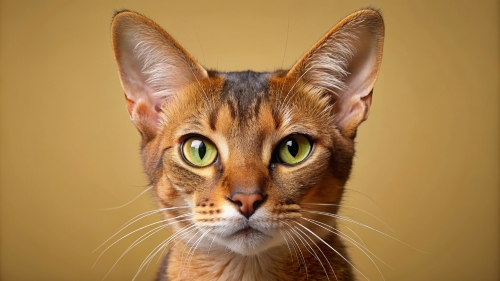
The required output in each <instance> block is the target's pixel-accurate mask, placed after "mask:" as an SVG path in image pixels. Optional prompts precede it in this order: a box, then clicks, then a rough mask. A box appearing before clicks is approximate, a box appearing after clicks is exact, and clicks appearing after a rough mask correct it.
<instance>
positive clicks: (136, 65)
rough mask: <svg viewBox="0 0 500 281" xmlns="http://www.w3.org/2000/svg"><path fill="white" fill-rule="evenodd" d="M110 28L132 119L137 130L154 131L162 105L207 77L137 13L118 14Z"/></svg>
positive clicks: (198, 66)
mask: <svg viewBox="0 0 500 281" xmlns="http://www.w3.org/2000/svg"><path fill="white" fill-rule="evenodd" d="M111 29H112V35H113V49H114V53H115V59H116V62H117V64H118V68H119V72H120V79H121V83H122V87H123V90H124V91H125V96H126V99H127V109H128V111H129V114H130V117H131V118H132V121H134V123H135V124H136V125H137V126H138V128H139V124H141V126H148V127H149V128H148V130H150V131H155V130H156V129H157V126H158V120H159V114H158V112H159V111H160V108H161V106H162V104H163V103H164V102H165V101H166V100H167V99H168V98H169V97H171V96H172V95H174V94H176V93H177V92H179V90H180V89H182V88H183V87H185V86H187V85H189V84H191V83H193V82H195V81H196V80H201V79H203V78H206V77H208V74H207V72H206V70H205V69H204V68H203V67H201V66H200V65H199V64H198V63H197V62H196V61H194V59H192V58H191V57H190V56H189V54H188V53H187V52H186V51H185V50H184V49H183V48H182V47H181V46H180V45H179V44H178V43H177V42H176V41H175V40H174V39H173V38H172V37H171V36H170V35H169V34H168V33H167V32H165V31H164V30H163V29H162V28H161V27H159V26H158V25H157V24H156V23H154V22H153V21H151V20H149V19H148V18H146V17H144V16H142V15H140V14H138V13H135V12H130V11H122V12H118V13H117V14H116V15H115V16H114V18H113V22H112V26H111ZM139 109H140V110H139ZM142 129H144V128H142ZM139 130H140V131H141V128H139ZM141 132H142V131H141Z"/></svg>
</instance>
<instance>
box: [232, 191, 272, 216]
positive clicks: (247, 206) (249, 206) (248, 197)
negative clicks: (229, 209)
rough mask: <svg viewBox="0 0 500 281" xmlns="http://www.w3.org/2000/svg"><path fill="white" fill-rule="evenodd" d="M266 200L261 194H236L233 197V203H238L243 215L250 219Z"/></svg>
mask: <svg viewBox="0 0 500 281" xmlns="http://www.w3.org/2000/svg"><path fill="white" fill-rule="evenodd" d="M263 200H264V198H263V197H262V195H261V194H260V193H252V194H244V193H236V194H234V195H233V196H232V197H231V201H233V202H234V203H236V204H237V205H238V206H239V207H240V211H241V213H242V214H243V215H244V216H245V217H246V218H247V219H248V218H250V216H251V215H253V213H255V209H257V208H258V207H259V206H260V204H261V203H262V201H263Z"/></svg>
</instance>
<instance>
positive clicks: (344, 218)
mask: <svg viewBox="0 0 500 281" xmlns="http://www.w3.org/2000/svg"><path fill="white" fill-rule="evenodd" d="M300 211H301V212H309V213H313V214H319V215H324V216H329V217H334V218H337V219H340V220H345V221H348V222H351V223H354V224H357V225H361V226H363V227H366V228H368V229H371V230H373V231H375V232H378V233H380V234H382V235H385V236H387V237H389V238H392V239H394V240H396V241H398V242H399V243H402V244H404V245H406V246H408V247H410V248H412V249H414V250H416V251H419V252H421V253H424V254H429V253H427V252H425V251H422V250H419V249H417V248H415V247H413V246H411V245H410V244H408V243H405V242H403V241H401V240H399V239H397V238H395V237H393V236H391V235H389V234H387V233H385V232H383V231H380V230H378V229H376V228H373V227H371V226H368V225H366V224H363V223H360V222H358V221H356V220H353V219H351V218H348V217H344V216H341V215H336V214H331V213H326V212H319V211H309V210H300Z"/></svg>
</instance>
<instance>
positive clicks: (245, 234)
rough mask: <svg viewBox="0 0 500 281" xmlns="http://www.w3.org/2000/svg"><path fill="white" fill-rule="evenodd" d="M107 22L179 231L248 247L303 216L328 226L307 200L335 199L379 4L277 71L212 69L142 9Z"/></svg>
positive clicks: (158, 189) (364, 111) (350, 151)
mask: <svg viewBox="0 0 500 281" xmlns="http://www.w3.org/2000/svg"><path fill="white" fill-rule="evenodd" d="M112 29H113V35H114V39H113V40H114V48H115V55H116V59H117V62H118V66H119V68H120V75H121V81H122V85H123V88H124V90H125V94H126V98H127V107H128V110H129V113H130V116H131V118H132V120H133V121H134V123H135V124H136V126H137V128H138V129H139V131H140V132H141V134H142V137H143V139H142V159H143V164H144V167H145V171H146V173H147V174H148V176H149V178H150V180H151V183H152V185H153V186H154V187H153V190H154V195H155V197H156V199H157V202H158V204H159V206H160V208H162V209H164V211H163V213H164V216H165V218H166V219H170V220H172V221H178V222H177V223H173V224H172V225H173V227H174V228H175V229H176V230H177V231H181V233H182V231H185V230H186V229H191V230H193V229H195V230H197V231H198V233H201V234H202V235H204V236H206V237H207V239H206V241H213V243H217V244H219V245H221V246H225V247H227V248H229V249H231V250H232V251H234V252H236V253H240V254H243V255H254V254H257V253H259V252H261V251H264V250H266V249H268V248H270V247H272V246H276V245H280V244H284V243H286V237H287V233H289V231H296V230H293V229H294V227H296V225H303V226H304V227H305V228H304V229H306V228H307V229H309V230H311V231H312V232H314V233H315V234H316V235H318V237H324V236H325V235H326V233H327V231H326V230H325V229H324V227H323V228H322V227H321V225H320V224H318V223H313V222H314V221H316V222H322V223H327V224H330V225H332V224H335V222H334V218H333V217H327V218H325V217H324V216H323V217H322V218H320V217H321V216H322V214H319V213H314V212H308V211H307V210H308V205H309V206H311V205H312V204H333V205H331V206H330V209H329V210H330V212H331V213H333V214H334V213H336V210H337V208H338V204H340V200H341V197H342V192H343V188H344V185H345V183H346V181H347V179H348V177H349V173H350V170H351V166H352V158H353V155H354V144H353V139H354V137H355V133H356V129H357V126H358V125H359V124H360V123H361V122H362V121H363V120H365V119H366V117H367V115H368V110H369V106H370V104H371V93H372V88H373V84H374V82H375V79H376V76H377V73H378V67H379V64H380V59H381V52H382V39H383V23H382V21H381V18H380V15H379V14H378V13H377V12H375V11H372V10H365V11H360V12H358V13H357V14H353V15H351V16H350V17H349V18H346V19H345V20H344V21H342V22H341V23H339V25H337V26H336V27H335V28H333V29H332V30H331V31H330V32H329V33H328V34H327V35H326V36H325V37H324V38H323V39H322V40H320V42H318V44H316V45H315V46H314V47H313V48H312V49H311V50H310V51H309V52H308V53H306V54H305V55H304V56H303V57H302V58H301V59H300V60H299V61H298V62H297V64H295V66H294V67H293V68H292V69H291V70H290V71H276V72H273V73H256V72H252V71H247V72H232V73H219V72H216V71H206V70H205V69H204V68H203V67H201V66H200V65H199V64H198V63H196V62H195V61H194V60H193V59H192V58H191V57H190V56H189V55H188V54H187V53H186V52H185V51H184V50H183V49H182V48H181V47H180V46H179V45H178V44H177V43H176V42H175V41H174V40H173V39H172V38H171V37H170V36H169V35H168V34H167V33H166V32H165V31H163V30H162V29H161V28H159V27H158V26H157V25H156V24H154V23H153V22H151V21H150V20H148V19H146V18H144V17H142V16H141V15H138V14H136V13H132V12H127V11H125V12H121V13H118V14H117V15H116V16H115V18H114V20H113V27H112ZM332 206H333V207H332ZM332 210H333V212H332ZM305 212H306V213H305ZM311 220H312V221H311ZM186 233H187V232H186ZM179 237H180V238H183V237H182V236H179ZM191 237H192V236H190V235H186V236H184V238H183V239H186V241H187V240H189V239H190V238H191ZM193 242H194V241H193Z"/></svg>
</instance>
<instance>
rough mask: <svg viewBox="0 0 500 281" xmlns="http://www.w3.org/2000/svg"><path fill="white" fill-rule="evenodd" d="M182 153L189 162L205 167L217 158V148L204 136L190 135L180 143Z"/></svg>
mask: <svg viewBox="0 0 500 281" xmlns="http://www.w3.org/2000/svg"><path fill="white" fill-rule="evenodd" d="M181 151H182V155H183V156H184V159H186V160H187V161H188V162H189V163H190V164H193V165H195V166H198V167H205V166H208V165H210V164H212V163H213V162H214V161H215V158H217V148H215V145H214V144H213V143H212V142H211V141H209V140H207V139H206V138H204V137H199V136H196V137H191V138H189V139H187V140H186V141H185V142H184V143H183V144H182V150H181Z"/></svg>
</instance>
